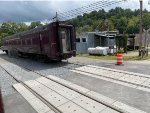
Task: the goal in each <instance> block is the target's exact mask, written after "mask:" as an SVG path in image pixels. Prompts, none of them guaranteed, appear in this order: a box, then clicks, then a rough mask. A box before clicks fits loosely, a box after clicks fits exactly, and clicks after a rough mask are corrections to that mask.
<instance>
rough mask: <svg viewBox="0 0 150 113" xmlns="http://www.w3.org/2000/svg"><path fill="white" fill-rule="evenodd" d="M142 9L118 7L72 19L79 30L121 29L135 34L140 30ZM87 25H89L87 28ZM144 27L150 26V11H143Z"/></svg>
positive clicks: (120, 30)
mask: <svg viewBox="0 0 150 113" xmlns="http://www.w3.org/2000/svg"><path fill="white" fill-rule="evenodd" d="M139 14H140V10H134V11H133V10H131V9H122V8H120V7H116V8H115V9H111V10H109V11H108V12H106V11H105V10H104V9H102V10H99V11H93V12H91V13H89V14H83V15H82V16H81V15H80V16H77V18H74V19H72V20H70V22H71V23H72V24H73V25H74V26H75V27H76V29H77V32H85V31H95V30H99V31H103V30H107V29H108V30H119V32H120V33H122V34H123V33H128V34H135V33H138V32H139V22H140V21H139V20H140V16H139ZM85 26H88V28H87V29H85ZM143 27H144V28H145V29H148V28H150V12H148V11H147V10H146V9H144V11H143Z"/></svg>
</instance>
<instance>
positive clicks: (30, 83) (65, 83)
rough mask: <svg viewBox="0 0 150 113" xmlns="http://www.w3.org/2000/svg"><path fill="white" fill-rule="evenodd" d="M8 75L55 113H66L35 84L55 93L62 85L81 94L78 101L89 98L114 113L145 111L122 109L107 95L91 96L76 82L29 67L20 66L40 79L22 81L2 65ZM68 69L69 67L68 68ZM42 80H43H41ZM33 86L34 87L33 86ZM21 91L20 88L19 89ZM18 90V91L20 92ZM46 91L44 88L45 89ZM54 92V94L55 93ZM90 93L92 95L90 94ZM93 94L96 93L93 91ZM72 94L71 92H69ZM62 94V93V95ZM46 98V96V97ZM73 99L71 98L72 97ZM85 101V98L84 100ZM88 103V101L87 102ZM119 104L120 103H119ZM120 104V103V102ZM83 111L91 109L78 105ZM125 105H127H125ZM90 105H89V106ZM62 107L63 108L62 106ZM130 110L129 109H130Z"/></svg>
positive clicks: (89, 92)
mask: <svg viewBox="0 0 150 113" xmlns="http://www.w3.org/2000/svg"><path fill="white" fill-rule="evenodd" d="M69 64H73V65H77V66H80V67H81V66H83V64H74V63H69ZM1 67H2V66H1ZM2 68H3V69H4V70H5V71H6V72H7V73H8V74H9V75H10V76H12V77H13V78H14V79H15V80H16V81H17V82H18V83H20V85H22V88H23V87H24V88H26V89H27V90H29V91H30V92H32V94H34V95H35V96H36V97H38V98H39V99H40V100H41V101H42V102H44V104H45V105H46V106H48V107H50V109H51V110H52V111H55V112H56V113H66V112H62V111H61V109H60V108H58V107H55V105H54V104H52V103H51V102H49V101H46V99H45V98H44V97H43V96H42V95H41V94H40V93H39V92H38V91H39V90H38V91H37V90H34V87H35V85H37V86H38V84H39V85H41V86H40V87H43V88H51V90H53V91H54V92H55V94H57V93H58V94H59V93H60V92H58V91H57V88H58V89H59V87H62V88H65V89H66V90H67V91H68V92H72V91H73V94H77V95H80V96H83V97H84V98H83V99H81V100H80V101H83V100H85V99H87V100H89V102H94V103H96V105H98V106H99V105H101V106H105V109H106V110H107V109H108V108H109V110H113V112H115V113H132V112H130V110H131V109H132V110H133V109H134V110H135V111H137V113H145V112H143V111H140V110H137V109H135V108H132V107H129V106H128V107H129V108H130V110H129V111H128V110H126V109H122V108H120V107H119V106H118V105H117V106H116V103H119V102H118V101H116V100H113V103H112V101H111V102H107V101H108V98H107V97H105V98H107V99H106V100H107V101H106V100H105V99H104V100H103V99H102V98H103V97H104V96H102V95H98V94H97V95H98V96H93V92H92V93H91V91H90V90H88V89H85V88H83V87H80V86H78V85H76V84H73V83H70V82H68V81H65V80H63V79H60V78H57V77H54V76H48V77H45V76H44V75H42V74H40V73H38V72H36V71H33V70H31V69H29V68H27V67H22V68H23V69H25V70H29V71H31V72H33V73H36V74H38V75H39V76H41V77H42V78H41V79H36V80H31V81H27V82H24V81H22V80H18V78H16V77H14V75H12V74H11V73H9V71H8V70H7V69H6V68H4V67H2ZM64 68H67V67H64ZM68 69H69V68H68ZM42 80H43V81H42ZM45 81H47V82H52V83H54V84H55V85H56V86H57V87H56V88H54V89H53V87H55V85H52V87H47V86H46V84H45ZM20 85H19V84H17V85H14V87H15V88H16V89H17V87H21V86H20ZM33 86H34V87H33ZM40 90H42V89H40ZM21 91H22V90H21ZM21 91H20V92H21ZM45 91H46V90H45ZM18 92H19V89H18ZM55 94H54V95H55ZM91 94H92V95H91ZM94 94H96V93H95V92H94ZM71 95H72V94H71ZM63 96H64V95H63ZM99 97H102V98H100V99H99ZM47 98H48V97H47ZM69 98H70V97H69ZM72 99H73V98H72ZM109 100H111V99H109ZM70 101H71V100H70ZM85 101H86V100H85ZM71 102H72V101H71ZM81 103H82V102H81ZM87 103H88V102H87ZM71 104H73V106H74V105H76V104H79V103H76V102H74V101H73V103H71ZM119 104H120V103H119ZM121 104H122V103H121ZM79 106H80V107H81V108H82V109H83V110H84V111H86V112H87V113H89V112H91V113H92V111H90V110H91V109H89V110H86V109H85V108H84V106H82V105H79ZM125 106H127V105H125ZM74 107H75V108H77V109H78V107H77V106H74ZM90 107H91V106H90ZM92 107H93V108H92V110H94V108H96V106H92ZM62 109H63V108H62ZM105 109H104V111H105ZM132 110H131V111H132ZM45 113H47V112H45ZM77 113H79V112H77Z"/></svg>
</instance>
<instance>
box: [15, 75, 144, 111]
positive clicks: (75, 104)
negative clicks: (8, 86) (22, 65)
mask: <svg viewBox="0 0 150 113" xmlns="http://www.w3.org/2000/svg"><path fill="white" fill-rule="evenodd" d="M48 78H49V79H48ZM48 78H45V77H40V78H38V79H36V80H30V81H25V82H24V83H25V84H26V86H28V87H29V88H30V89H31V90H33V91H34V92H35V93H36V94H38V95H39V96H40V97H42V98H43V99H44V100H46V101H47V102H49V103H50V104H51V105H52V106H55V107H56V108H57V109H58V110H59V111H60V112H62V113H135V112H136V113H146V112H144V111H141V110H138V109H136V108H133V107H130V106H128V105H126V104H123V103H121V102H119V101H116V100H113V99H110V98H108V97H105V96H104V95H100V94H98V93H96V92H93V91H90V90H88V89H85V88H83V87H81V86H78V85H76V86H77V87H80V88H79V89H78V91H77V88H76V89H75V87H76V86H75V85H74V86H73V87H72V84H73V83H72V84H70V82H68V81H66V80H63V79H60V78H58V77H54V76H52V75H50V76H48ZM59 80H60V82H59ZM58 82H59V83H58ZM62 84H64V85H62ZM20 85H21V84H17V85H14V87H15V88H16V89H17V90H18V87H17V86H19V87H20ZM22 87H23V86H22ZM18 91H19V90H18ZM83 91H84V92H83ZM20 93H22V92H20ZM22 95H23V97H24V96H25V98H26V96H27V95H28V94H27V95H26V94H22ZM31 100H32V99H31ZM31 100H28V99H27V101H29V103H31V102H30V101H31ZM31 104H32V103H31ZM32 106H34V105H32ZM43 109H44V108H43ZM44 113H46V112H44Z"/></svg>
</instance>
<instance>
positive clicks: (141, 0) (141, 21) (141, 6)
mask: <svg viewBox="0 0 150 113" xmlns="http://www.w3.org/2000/svg"><path fill="white" fill-rule="evenodd" d="M139 1H140V40H139V56H142V57H143V52H142V31H143V26H142V24H143V0H139Z"/></svg>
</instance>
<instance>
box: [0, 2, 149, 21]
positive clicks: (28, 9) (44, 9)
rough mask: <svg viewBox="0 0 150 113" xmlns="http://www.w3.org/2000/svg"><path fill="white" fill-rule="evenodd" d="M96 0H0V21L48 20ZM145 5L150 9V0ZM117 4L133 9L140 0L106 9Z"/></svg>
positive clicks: (137, 5) (120, 5) (136, 7)
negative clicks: (56, 14) (57, 14)
mask: <svg viewBox="0 0 150 113" xmlns="http://www.w3.org/2000/svg"><path fill="white" fill-rule="evenodd" d="M96 1H102V0H45V1H44V0H26V1H25V0H18V1H16V0H15V1H14V0H0V23H2V22H7V21H15V22H31V21H46V20H47V19H50V18H52V17H54V15H55V13H56V12H58V13H60V12H65V11H70V10H72V9H76V8H80V7H82V6H86V5H89V4H91V3H94V2H96ZM143 5H144V8H146V9H147V10H149V11H150V5H148V0H144V2H143ZM116 6H119V7H122V8H131V9H133V10H134V9H138V8H139V0H128V2H122V3H121V4H117V5H113V6H112V7H106V8H105V10H109V9H110V8H115V7H116Z"/></svg>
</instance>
